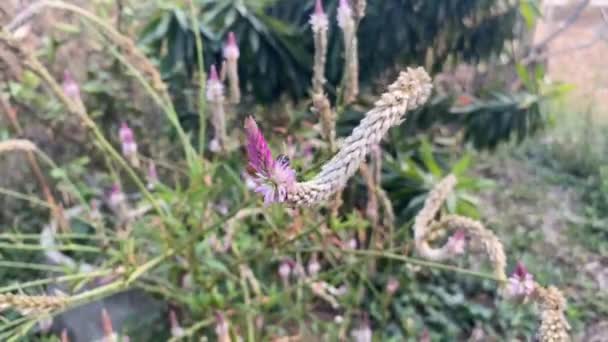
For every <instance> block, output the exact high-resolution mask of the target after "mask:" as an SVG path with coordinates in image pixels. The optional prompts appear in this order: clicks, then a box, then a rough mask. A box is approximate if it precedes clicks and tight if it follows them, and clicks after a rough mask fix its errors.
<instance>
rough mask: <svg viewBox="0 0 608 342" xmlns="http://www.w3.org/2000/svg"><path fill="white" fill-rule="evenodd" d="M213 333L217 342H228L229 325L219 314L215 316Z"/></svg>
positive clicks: (224, 317)
mask: <svg viewBox="0 0 608 342" xmlns="http://www.w3.org/2000/svg"><path fill="white" fill-rule="evenodd" d="M215 333H216V334H217V340H218V341H219V342H230V340H231V339H230V324H229V323H228V320H227V319H226V316H224V314H223V313H221V312H217V313H216V314H215Z"/></svg>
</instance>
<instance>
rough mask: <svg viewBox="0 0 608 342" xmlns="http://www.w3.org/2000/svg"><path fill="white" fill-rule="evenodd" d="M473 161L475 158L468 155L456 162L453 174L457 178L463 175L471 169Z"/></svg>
mask: <svg viewBox="0 0 608 342" xmlns="http://www.w3.org/2000/svg"><path fill="white" fill-rule="evenodd" d="M472 159H473V156H472V155H471V154H470V153H466V154H465V155H464V156H462V158H460V160H458V162H456V164H454V166H452V173H453V174H454V175H455V176H456V177H458V176H461V175H463V174H464V173H465V171H466V170H468V169H469V166H470V165H471V160H472Z"/></svg>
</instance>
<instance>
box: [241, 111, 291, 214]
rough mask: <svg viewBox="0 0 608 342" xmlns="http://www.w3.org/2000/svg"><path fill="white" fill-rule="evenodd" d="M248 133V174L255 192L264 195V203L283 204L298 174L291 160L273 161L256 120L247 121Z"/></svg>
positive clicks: (248, 119) (281, 158)
mask: <svg viewBox="0 0 608 342" xmlns="http://www.w3.org/2000/svg"><path fill="white" fill-rule="evenodd" d="M245 131H246V132H247V158H248V160H249V162H248V164H247V172H249V174H250V175H251V176H252V177H253V179H254V181H255V183H256V188H255V189H254V191H255V192H258V193H261V194H262V195H264V202H265V203H266V204H270V203H273V202H283V201H285V199H286V197H287V192H288V191H289V190H291V188H292V187H293V185H294V184H295V179H296V173H295V171H294V170H293V169H292V168H291V167H290V165H289V158H287V157H285V156H279V157H278V158H277V159H276V160H274V159H272V152H271V151H270V148H269V147H268V144H267V143H266V139H264V136H263V135H262V131H260V129H259V128H258V125H257V124H256V122H255V120H253V118H252V117H248V118H247V119H246V120H245Z"/></svg>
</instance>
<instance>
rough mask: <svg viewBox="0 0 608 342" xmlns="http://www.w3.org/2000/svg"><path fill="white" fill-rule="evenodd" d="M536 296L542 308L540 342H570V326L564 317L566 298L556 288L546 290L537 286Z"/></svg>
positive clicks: (538, 336) (538, 334)
mask: <svg viewBox="0 0 608 342" xmlns="http://www.w3.org/2000/svg"><path fill="white" fill-rule="evenodd" d="M535 294H536V296H537V301H538V303H539V305H540V308H541V313H540V320H541V323H540V327H539V329H538V332H537V334H536V335H537V338H538V341H540V342H567V341H570V336H569V334H568V331H569V330H570V324H568V320H566V317H565V316H564V310H565V309H566V298H565V297H564V295H563V294H562V293H561V291H560V290H559V289H557V288H556V287H554V286H549V287H548V288H544V287H541V286H538V285H537V286H536V289H535Z"/></svg>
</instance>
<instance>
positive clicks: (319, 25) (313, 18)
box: [309, 0, 329, 33]
mask: <svg viewBox="0 0 608 342" xmlns="http://www.w3.org/2000/svg"><path fill="white" fill-rule="evenodd" d="M309 23H310V26H311V27H312V31H313V32H315V33H316V32H319V31H320V30H327V26H328V25H329V22H328V20H327V16H326V15H325V12H324V11H323V3H322V2H321V0H317V1H316V2H315V11H314V12H313V13H312V14H311V15H310V21H309Z"/></svg>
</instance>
